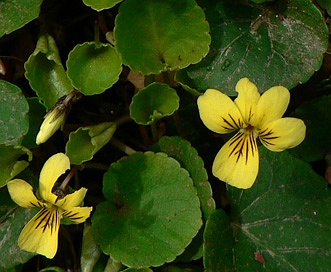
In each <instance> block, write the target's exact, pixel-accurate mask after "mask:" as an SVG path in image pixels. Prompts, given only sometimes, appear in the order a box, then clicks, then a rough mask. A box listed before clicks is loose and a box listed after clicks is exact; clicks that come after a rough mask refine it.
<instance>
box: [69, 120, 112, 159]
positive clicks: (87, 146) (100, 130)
mask: <svg viewBox="0 0 331 272" xmlns="http://www.w3.org/2000/svg"><path fill="white" fill-rule="evenodd" d="M116 127H117V126H116V124H115V123H113V122H106V123H100V124H98V125H95V126H89V127H81V128H79V129H77V130H76V131H75V132H71V133H70V135H69V141H68V142H67V144H66V155H67V156H68V157H69V158H70V162H71V163H72V164H77V165H79V164H81V163H83V162H85V161H89V160H91V159H92V158H93V155H94V154H95V153H97V152H98V151H99V150H100V149H101V148H102V147H103V146H104V145H105V144H107V143H108V142H109V141H110V139H111V138H112V137H113V135H114V133H115V131H116Z"/></svg>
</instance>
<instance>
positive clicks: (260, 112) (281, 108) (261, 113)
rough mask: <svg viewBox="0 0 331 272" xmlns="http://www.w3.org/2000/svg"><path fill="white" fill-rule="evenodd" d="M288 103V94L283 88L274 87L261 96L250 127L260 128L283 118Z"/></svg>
mask: <svg viewBox="0 0 331 272" xmlns="http://www.w3.org/2000/svg"><path fill="white" fill-rule="evenodd" d="M289 102H290V92H289V91H288V90H287V89H286V88H285V87H283V86H275V87H272V88H270V89H269V90H267V91H266V92H265V93H263V94H262V96H261V98H260V100H259V102H258V104H257V107H256V114H255V116H254V118H253V121H252V125H253V126H257V127H259V128H262V127H263V126H265V124H268V123H270V122H272V121H274V120H277V119H279V118H281V117H282V116H283V114H284V113H285V111H286V109H287V107H288V104H289Z"/></svg>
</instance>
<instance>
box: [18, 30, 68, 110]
mask: <svg viewBox="0 0 331 272" xmlns="http://www.w3.org/2000/svg"><path fill="white" fill-rule="evenodd" d="M24 68H25V77H26V78H27V79H28V80H29V83H30V86H31V88H32V89H33V90H34V91H35V92H36V93H37V95H38V97H39V99H40V100H41V101H42V102H43V103H44V105H45V107H46V108H47V109H48V110H49V109H51V108H52V107H53V106H54V105H55V103H56V101H57V100H58V99H59V98H60V97H62V96H64V95H67V94H69V93H70V92H71V91H72V90H73V86H72V85H71V82H70V80H69V78H68V77H67V74H66V72H65V70H64V68H63V66H62V62H61V59H60V55H59V51H58V49H57V46H56V43H55V40H54V39H53V37H52V36H50V35H48V34H46V35H43V36H41V37H40V38H39V39H38V42H37V46H36V49H35V50H34V51H33V53H32V54H31V55H30V57H29V59H28V60H27V62H26V63H25V64H24Z"/></svg>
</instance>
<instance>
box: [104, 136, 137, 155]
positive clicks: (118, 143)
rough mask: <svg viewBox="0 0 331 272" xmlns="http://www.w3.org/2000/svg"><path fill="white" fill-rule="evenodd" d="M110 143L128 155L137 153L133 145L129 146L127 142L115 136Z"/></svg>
mask: <svg viewBox="0 0 331 272" xmlns="http://www.w3.org/2000/svg"><path fill="white" fill-rule="evenodd" d="M110 143H111V144H112V145H113V146H115V147H117V148H118V149H119V150H121V151H123V152H124V153H125V154H127V155H132V154H133V153H136V152H137V151H136V150H134V149H132V148H131V147H129V146H127V145H126V144H125V143H123V142H121V141H119V140H117V139H115V138H114V137H113V138H111V140H110Z"/></svg>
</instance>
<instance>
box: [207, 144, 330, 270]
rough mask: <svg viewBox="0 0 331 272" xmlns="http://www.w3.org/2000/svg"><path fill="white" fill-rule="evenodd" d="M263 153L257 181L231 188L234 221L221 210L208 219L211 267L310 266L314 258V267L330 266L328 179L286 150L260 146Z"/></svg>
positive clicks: (229, 193)
mask: <svg viewBox="0 0 331 272" xmlns="http://www.w3.org/2000/svg"><path fill="white" fill-rule="evenodd" d="M260 155H261V157H260V173H259V176H258V179H257V181H256V182H255V184H254V186H253V187H252V188H251V189H249V190H240V189H237V188H235V187H230V186H229V188H228V196H229V198H230V203H231V223H230V222H229V220H227V219H226V218H225V214H224V213H222V212H220V211H218V212H217V214H216V213H215V214H214V215H212V216H211V217H210V220H211V221H210V222H208V223H207V227H206V231H205V252H204V255H205V266H206V271H260V270H261V271H262V270H265V271H307V268H311V267H312V260H313V263H314V271H327V270H328V269H329V267H330V266H331V259H330V250H331V236H330V233H331V213H330V205H331V194H330V189H329V188H328V187H327V183H326V181H325V180H324V179H323V178H321V177H320V176H319V175H317V174H316V173H315V172H313V171H312V169H311V166H310V165H309V164H307V163H305V162H303V161H301V160H298V159H296V158H294V157H292V156H290V154H289V153H288V152H286V151H284V152H280V153H278V152H277V153H274V152H270V151H268V150H267V149H265V148H264V147H261V148H260ZM217 217H219V218H217ZM216 237H217V239H216ZM230 237H231V239H230Z"/></svg>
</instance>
